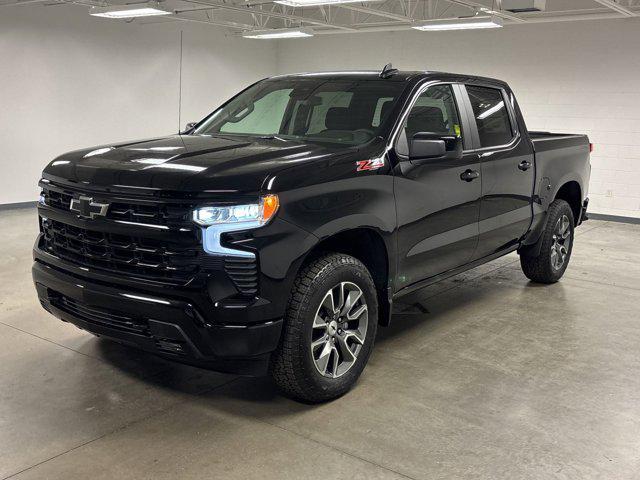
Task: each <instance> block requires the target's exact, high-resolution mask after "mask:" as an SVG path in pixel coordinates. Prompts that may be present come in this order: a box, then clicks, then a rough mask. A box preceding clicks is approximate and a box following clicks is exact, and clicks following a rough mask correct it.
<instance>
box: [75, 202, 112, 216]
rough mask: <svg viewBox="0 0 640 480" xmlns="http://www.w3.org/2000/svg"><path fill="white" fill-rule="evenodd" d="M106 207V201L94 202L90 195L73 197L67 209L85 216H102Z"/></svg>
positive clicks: (107, 207) (107, 206)
mask: <svg viewBox="0 0 640 480" xmlns="http://www.w3.org/2000/svg"><path fill="white" fill-rule="evenodd" d="M108 209H109V204H108V203H97V202H94V201H93V198H91V197H80V198H74V199H72V200H71V205H70V206H69V210H71V211H72V212H76V213H77V214H78V215H79V216H81V217H85V218H96V217H104V216H105V215H106V214H107V210H108Z"/></svg>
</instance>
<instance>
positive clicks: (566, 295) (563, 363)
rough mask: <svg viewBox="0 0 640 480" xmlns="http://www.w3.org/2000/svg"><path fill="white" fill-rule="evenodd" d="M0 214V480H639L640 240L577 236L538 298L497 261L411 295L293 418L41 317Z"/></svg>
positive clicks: (625, 231)
mask: <svg viewBox="0 0 640 480" xmlns="http://www.w3.org/2000/svg"><path fill="white" fill-rule="evenodd" d="M35 225H36V217H35V212H34V210H32V209H27V210H20V211H9V212H6V211H5V212H0V231H2V239H1V240H0V242H1V243H2V252H3V256H2V257H1V258H0V276H1V277H0V479H4V478H16V479H31V478H33V479H44V478H48V479H76V478H81V479H85V478H92V479H93V480H98V479H111V478H120V479H127V478H131V479H143V478H153V479H176V478H180V479H195V478H199V479H201V478H215V479H218V478H220V479H222V478H224V479H254V478H255V479H262V478H277V479H300V478H304V479H305V480H312V479H316V478H318V479H323V480H327V479H334V478H336V479H378V478H381V479H382V478H384V479H387V478H394V479H397V478H405V479H406V478H412V479H436V478H456V479H458V478H465V479H466V478H497V479H510V480H513V479H519V478H526V479H530V478H540V479H549V478H574V479H580V480H582V479H591V478H594V479H595V478H598V479H605V478H606V479H637V478H640V373H639V372H640V247H639V245H640V226H639V225H626V224H616V223H606V222H597V221H590V222H588V223H586V224H585V225H584V226H583V227H581V228H580V229H579V230H578V237H577V239H576V246H575V250H574V256H573V259H572V263H571V265H570V266H569V270H568V272H567V274H566V275H565V277H564V278H563V280H562V281H561V282H560V283H558V284H556V285H553V286H539V285H535V284H531V283H529V282H528V281H527V279H526V278H525V277H524V276H523V275H522V273H521V272H520V269H519V264H518V263H517V257H515V256H514V255H510V256H508V257H506V258H503V259H499V260H497V261H495V262H493V263H491V264H488V265H484V266H482V267H479V268H477V269H475V270H472V271H470V272H467V273H466V274H463V275H460V276H458V277H455V278H453V279H450V280H448V281H446V282H444V283H442V284H439V285H436V286H434V287H431V288H429V289H428V290H426V291H423V292H421V293H420V297H421V298H422V299H423V304H424V306H425V307H426V308H427V309H428V310H429V313H427V314H405V315H398V316H396V318H395V322H394V325H393V326H392V327H390V328H388V329H383V330H382V331H381V334H380V335H379V338H378V340H377V345H376V348H375V351H374V354H373V356H372V358H371V361H370V363H369V366H368V368H367V369H366V370H365V373H364V374H363V376H362V378H361V380H360V382H359V384H358V385H357V387H356V388H355V389H354V390H353V391H352V392H351V393H349V394H348V395H346V396H345V397H343V398H342V399H339V400H337V401H335V402H333V403H331V404H326V405H321V406H308V405H301V404H298V403H295V402H292V401H290V400H287V399H285V398H282V397H281V396H279V395H278V394H277V393H276V392H275V391H274V389H273V387H272V386H271V384H270V383H269V381H267V380H264V379H257V380H256V379H241V378H235V377H232V376H228V375H221V374H217V373H212V372H207V371H204V370H199V369H195V368H190V367H185V366H180V365H174V364H171V363H168V362H165V361H163V360H160V359H158V358H155V357H153V356H150V355H146V354H143V353H140V352H137V351H135V350H132V349H129V348H125V347H122V346H119V345H117V344H114V343H111V342H108V341H105V340H100V339H96V338H94V337H92V336H91V335H89V334H87V333H84V332H82V331H80V330H78V329H76V328H75V327H73V326H70V325H67V324H64V323H62V322H60V321H58V320H56V319H55V318H53V317H52V316H50V315H49V314H47V313H46V312H44V311H43V310H42V309H41V308H40V306H39V305H38V302H37V300H36V297H35V293H34V290H33V287H32V285H31V278H30V272H29V269H30V263H31V259H30V256H31V254H30V249H31V245H32V242H33V239H34V237H35V232H36V227H35Z"/></svg>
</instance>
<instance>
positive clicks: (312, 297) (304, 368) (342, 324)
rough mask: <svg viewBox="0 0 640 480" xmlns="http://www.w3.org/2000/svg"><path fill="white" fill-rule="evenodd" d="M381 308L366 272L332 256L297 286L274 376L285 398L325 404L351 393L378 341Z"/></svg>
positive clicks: (273, 367) (352, 260) (303, 274)
mask: <svg viewBox="0 0 640 480" xmlns="http://www.w3.org/2000/svg"><path fill="white" fill-rule="evenodd" d="M377 326H378V302H377V296H376V288H375V285H374V283H373V280H372V278H371V275H370V274H369V271H368V270H367V268H366V267H365V266H364V265H363V264H362V263H361V262H360V261H359V260H357V259H356V258H354V257H351V256H349V255H345V254H339V253H334V254H328V255H325V256H323V257H321V258H318V259H317V260H315V261H313V262H311V263H310V264H309V265H307V266H306V267H304V268H303V270H302V271H301V272H300V274H299V275H298V277H297V278H296V280H295V283H294V287H293V292H292V294H291V297H290V300H289V305H288V308H287V313H286V316H285V321H284V327H283V328H284V331H283V334H282V339H281V341H280V345H279V346H278V349H277V350H276V352H275V353H274V357H273V361H272V365H271V374H272V376H273V379H274V380H275V382H276V384H277V385H278V387H279V388H280V390H282V391H283V392H284V393H285V394H286V395H288V396H290V397H293V398H296V399H298V400H302V401H306V402H313V403H317V402H323V401H327V400H331V399H333V398H337V397H339V396H341V395H343V394H344V393H346V392H347V391H348V390H349V389H350V388H351V387H352V386H353V385H354V384H355V383H356V381H357V380H358V377H359V376H360V374H361V373H362V371H363V370H364V367H365V365H366V364H367V360H368V359H369V355H370V354H371V350H372V348H373V342H374V339H375V336H376V330H377Z"/></svg>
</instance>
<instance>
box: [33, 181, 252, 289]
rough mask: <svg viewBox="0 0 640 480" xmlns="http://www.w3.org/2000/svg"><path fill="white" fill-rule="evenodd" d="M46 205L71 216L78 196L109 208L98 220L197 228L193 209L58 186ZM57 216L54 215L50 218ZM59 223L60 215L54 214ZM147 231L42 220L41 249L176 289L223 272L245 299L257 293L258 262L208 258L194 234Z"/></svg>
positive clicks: (46, 189)
mask: <svg viewBox="0 0 640 480" xmlns="http://www.w3.org/2000/svg"><path fill="white" fill-rule="evenodd" d="M42 188H43V190H42V201H43V202H44V204H45V205H46V206H47V207H49V208H51V209H54V210H59V211H64V212H66V213H68V214H69V215H74V216H75V213H73V212H70V204H71V200H73V199H74V198H79V197H80V196H87V197H92V198H95V200H96V201H97V202H107V203H109V208H108V210H107V213H106V217H103V218H101V219H100V221H103V220H107V221H115V222H118V223H120V224H126V223H130V224H131V225H132V228H133V225H135V224H146V225H162V226H163V227H169V228H171V229H172V230H174V231H177V230H179V229H184V227H187V228H188V229H189V230H192V229H193V223H192V221H191V212H192V211H193V209H194V208H195V207H196V205H195V204H192V203H186V202H184V201H183V202H180V203H175V202H174V203H172V202H171V201H166V202H165V201H157V200H156V201H152V200H149V199H140V200H136V199H133V198H131V199H130V200H127V199H123V198H121V197H118V198H114V199H113V200H110V198H109V196H110V195H111V194H109V196H104V195H102V194H95V195H94V194H92V193H87V192H81V191H76V190H75V189H70V188H68V187H63V186H60V185H56V184H47V185H42ZM52 216H53V215H52ZM55 217H56V218H58V219H60V218H61V217H60V215H56V216H55ZM90 224H91V222H87V224H86V225H87V226H89V225H90ZM143 230H146V231H142V230H141V231H140V233H139V234H138V231H137V230H135V233H134V234H132V235H121V234H115V233H110V232H102V231H99V230H92V229H91V227H89V228H81V227H76V226H73V225H70V224H68V223H66V222H65V221H60V220H53V219H52V218H42V233H43V245H42V247H43V249H44V250H45V251H46V252H48V253H51V254H52V255H55V256H57V257H59V258H61V259H62V260H65V261H67V262H70V263H72V264H74V265H77V266H80V267H87V268H93V269H99V270H103V271H105V272H106V273H110V274H119V275H122V274H125V275H131V276H135V277H138V278H144V279H151V280H156V281H160V282H163V283H170V284H174V285H184V284H186V283H187V282H188V281H189V280H191V279H193V278H194V276H195V275H197V274H198V273H200V272H208V271H216V270H218V271H219V270H222V269H224V271H225V273H226V274H227V276H228V277H229V279H230V280H231V281H232V282H233V285H234V286H235V287H236V289H237V290H238V292H239V293H240V294H241V295H243V296H251V297H253V296H256V295H257V294H258V265H257V262H256V260H255V258H236V257H227V258H222V257H212V256H210V255H207V254H205V253H204V251H203V249H202V244H201V240H200V239H199V238H198V233H197V232H196V231H193V230H192V231H191V233H187V232H181V233H180V234H177V235H179V236H177V235H173V234H172V235H168V236H167V239H163V240H161V241H160V240H156V239H153V238H148V237H146V236H145V235H148V233H147V232H148V229H146V228H145V229H143Z"/></svg>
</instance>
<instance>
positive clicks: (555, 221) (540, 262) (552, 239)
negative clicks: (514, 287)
mask: <svg viewBox="0 0 640 480" xmlns="http://www.w3.org/2000/svg"><path fill="white" fill-rule="evenodd" d="M564 219H567V220H568V221H569V225H568V230H567V231H568V238H565V239H561V238H560V237H562V235H561V234H560V232H559V226H560V227H561V226H562V225H561V224H562V222H563V220H564ZM574 222H575V220H574V218H573V211H572V210H571V207H570V206H569V204H568V203H567V202H565V201H564V200H554V201H553V203H552V204H551V205H550V206H549V211H548V213H547V224H546V226H545V229H544V232H542V235H541V237H540V239H539V240H538V242H539V243H540V245H536V247H538V246H539V247H540V249H539V251H540V253H539V255H537V256H531V255H527V254H521V255H520V265H521V267H522V271H523V272H524V274H525V275H526V276H527V278H528V279H530V280H531V281H533V282H537V283H555V282H557V281H558V280H560V278H562V275H564V272H565V271H566V269H567V266H568V265H569V259H570V258H571V252H572V250H573V238H574V228H575V225H574ZM560 240H562V241H563V242H564V243H563V244H562V245H559V243H558V242H559V241H560ZM554 250H555V253H554ZM561 251H562V252H564V255H565V258H564V260H563V261H562V264H561V265H559V262H558V255H562V253H560V252H561Z"/></svg>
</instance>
